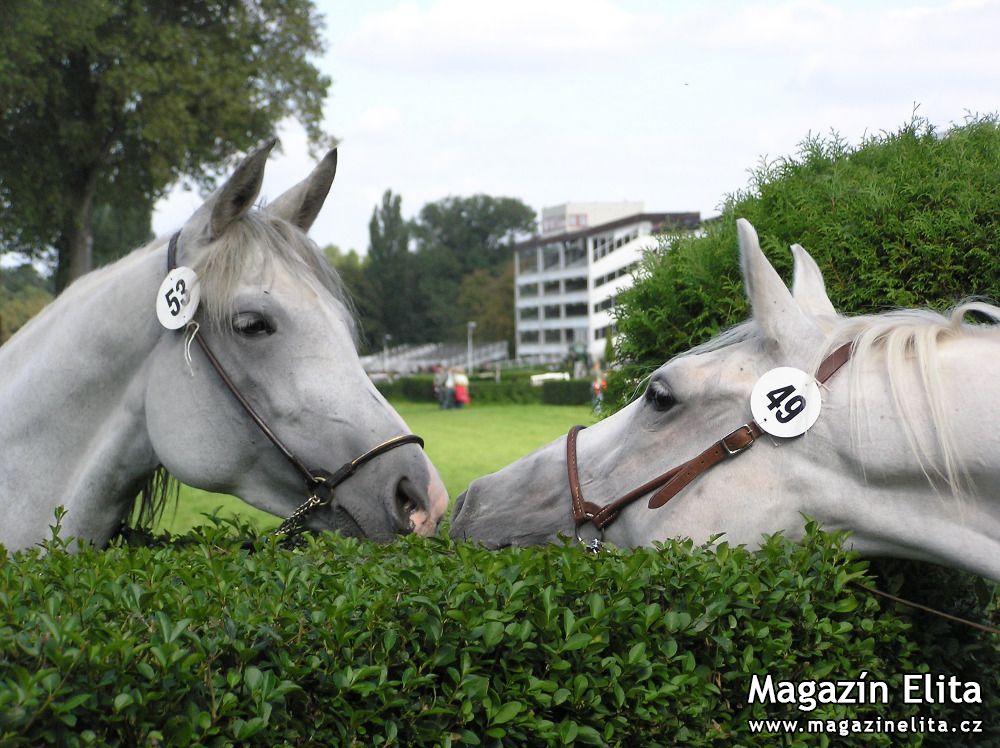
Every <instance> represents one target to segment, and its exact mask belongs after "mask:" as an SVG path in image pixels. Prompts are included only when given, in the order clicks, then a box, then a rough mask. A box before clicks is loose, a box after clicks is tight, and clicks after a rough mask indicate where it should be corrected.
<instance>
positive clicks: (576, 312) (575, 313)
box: [566, 304, 587, 317]
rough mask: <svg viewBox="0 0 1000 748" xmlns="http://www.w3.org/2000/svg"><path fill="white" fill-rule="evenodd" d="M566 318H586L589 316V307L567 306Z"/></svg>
mask: <svg viewBox="0 0 1000 748" xmlns="http://www.w3.org/2000/svg"><path fill="white" fill-rule="evenodd" d="M566 316H567V317H586V316H587V305H586V304H567V305H566Z"/></svg>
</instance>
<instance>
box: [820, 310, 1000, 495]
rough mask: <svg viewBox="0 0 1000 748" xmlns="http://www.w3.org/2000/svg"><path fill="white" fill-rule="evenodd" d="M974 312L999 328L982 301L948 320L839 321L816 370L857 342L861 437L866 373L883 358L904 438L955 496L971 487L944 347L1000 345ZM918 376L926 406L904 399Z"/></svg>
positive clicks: (910, 314) (853, 379)
mask: <svg viewBox="0 0 1000 748" xmlns="http://www.w3.org/2000/svg"><path fill="white" fill-rule="evenodd" d="M970 312H975V313H979V314H981V315H983V316H985V317H986V318H987V319H989V320H991V321H992V322H993V323H994V325H995V324H996V323H998V322H1000V307H996V306H993V305H991V304H987V303H984V302H980V301H967V302H964V303H961V304H959V305H957V306H955V307H953V308H952V309H951V310H950V311H949V312H948V313H947V314H939V313H937V312H934V311H931V310H921V309H903V310H897V311H891V312H885V313H883V314H876V315H862V316H857V317H841V318H838V320H837V322H836V324H835V328H834V330H833V333H832V336H831V338H830V340H829V343H828V345H827V347H826V348H825V349H824V350H822V351H820V353H819V355H818V356H817V357H816V360H815V363H814V370H815V369H818V368H819V364H820V362H821V361H822V360H823V358H824V357H825V356H826V355H827V354H829V353H830V352H831V351H833V350H834V349H836V348H837V347H838V346H840V345H842V344H843V343H845V342H848V341H850V342H853V348H852V354H851V361H852V364H853V365H852V366H851V368H850V377H849V397H850V401H851V403H852V409H851V422H852V430H853V432H854V433H855V434H860V428H861V413H860V407H859V404H860V402H861V399H862V397H863V396H864V393H863V391H862V383H861V374H860V372H861V369H862V368H863V365H864V364H865V363H866V362H868V361H869V360H871V359H872V358H873V357H874V356H876V355H878V354H880V353H881V354H882V356H883V357H884V359H885V370H886V374H887V375H888V379H889V391H890V395H891V397H892V400H893V403H894V405H895V407H896V411H897V412H898V413H899V415H900V422H901V424H902V426H903V433H904V434H905V436H906V440H907V443H908V445H909V447H910V450H911V452H912V453H913V455H914V456H915V457H916V459H917V460H918V461H919V463H920V466H921V469H922V470H923V472H924V475H925V476H927V479H928V481H929V482H930V483H931V485H935V484H936V481H943V482H944V483H945V485H946V486H947V487H948V488H949V489H950V490H951V492H952V493H953V494H956V495H960V494H961V493H963V491H964V490H965V489H966V488H968V487H969V485H970V480H971V479H970V478H969V474H968V471H967V469H966V468H965V466H964V465H962V464H961V462H960V460H959V459H958V458H957V456H956V455H957V452H958V450H957V448H956V444H955V438H954V428H953V423H952V420H953V419H952V416H951V413H952V412H953V409H951V408H949V407H948V403H947V402H946V400H947V398H946V397H945V392H944V383H943V382H942V380H941V372H940V367H939V363H938V347H939V344H940V343H941V342H942V341H946V340H949V339H953V338H958V337H968V336H984V335H988V336H991V337H992V338H993V339H997V340H1000V329H998V328H997V327H995V326H994V325H985V326H984V325H970V324H966V323H965V322H964V319H965V316H966V315H967V314H969V313H970ZM914 370H915V371H916V372H917V373H918V374H919V379H920V382H921V384H922V386H923V391H924V396H925V401H923V402H914V401H913V400H912V399H910V400H908V399H907V398H904V397H903V396H902V393H901V376H902V373H903V372H906V371H914ZM925 413H927V414H929V415H930V418H931V430H932V432H933V435H934V437H935V439H934V441H935V442H936V444H935V445H934V446H935V447H936V452H937V454H932V453H931V450H929V449H928V448H927V446H926V441H922V440H921V439H919V438H918V429H919V428H920V425H921V424H922V423H923V421H922V415H923V414H925Z"/></svg>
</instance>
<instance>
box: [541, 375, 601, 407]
mask: <svg viewBox="0 0 1000 748" xmlns="http://www.w3.org/2000/svg"><path fill="white" fill-rule="evenodd" d="M591 387H592V385H591V382H590V380H589V379H570V380H567V381H565V382H560V381H552V382H543V383H542V402H543V403H548V404H549V405H586V404H587V403H589V402H590V401H591V400H593V398H594V392H593V390H592V389H591Z"/></svg>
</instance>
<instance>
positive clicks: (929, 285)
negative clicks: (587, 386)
mask: <svg viewBox="0 0 1000 748" xmlns="http://www.w3.org/2000/svg"><path fill="white" fill-rule="evenodd" d="M740 217H743V218H746V219H748V220H749V221H750V222H751V223H753V225H754V226H755V228H756V229H757V233H758V234H759V236H760V240H761V247H762V248H763V249H764V251H765V252H766V253H767V255H768V258H769V259H770V260H771V262H772V263H773V264H774V266H775V267H776V268H777V269H778V271H779V272H781V273H783V274H784V276H785V278H786V279H788V280H790V279H791V272H790V271H791V253H790V252H789V251H788V247H789V245H790V244H793V243H799V244H801V245H802V246H804V247H805V248H806V249H807V250H808V251H809V252H810V254H812V256H813V257H814V258H815V259H816V261H817V262H818V263H819V266H820V268H821V269H822V270H823V272H824V276H825V279H826V283H827V290H828V292H829V294H830V298H831V300H832V301H833V303H834V305H835V306H836V307H837V309H839V310H841V311H843V312H845V313H848V314H858V313H867V312H877V311H882V310H884V309H885V308H888V307H893V306H904V307H909V306H922V305H931V306H935V307H939V308H940V307H944V306H950V305H952V304H954V303H955V302H956V301H958V300H960V299H962V298H963V297H965V296H971V295H981V296H985V297H988V298H991V299H993V300H994V301H998V300H1000V121H998V117H997V115H989V116H984V117H978V118H970V119H969V121H967V122H966V123H965V124H963V125H962V126H959V127H956V128H954V129H952V130H950V131H948V132H946V133H939V132H936V131H935V130H934V128H933V127H932V126H931V125H930V124H929V123H928V122H926V121H924V120H921V119H914V120H913V121H912V122H910V123H909V124H907V125H905V126H904V127H902V128H901V129H900V130H899V131H898V132H895V133H880V134H877V135H871V136H869V137H867V138H866V139H865V140H864V141H862V142H861V143H859V144H858V145H857V146H850V145H848V144H846V143H845V142H844V141H843V140H842V139H840V138H839V137H837V136H836V135H832V136H829V137H810V138H807V139H806V140H805V141H804V142H803V143H802V144H801V146H800V148H799V151H798V153H797V154H795V155H794V156H789V157H786V158H781V159H778V160H776V161H772V162H767V163H763V164H761V165H760V166H758V167H757V168H756V169H754V170H753V171H752V178H751V184H750V186H749V187H748V188H747V189H746V190H743V191H740V192H737V193H735V194H733V195H730V196H729V197H728V198H727V199H726V202H725V205H724V208H723V211H722V215H721V217H720V218H719V219H718V220H717V221H715V222H712V223H709V224H706V226H705V227H704V232H703V233H701V234H699V235H691V234H688V235H684V236H680V237H677V238H675V239H674V240H673V243H672V244H671V245H670V248H669V249H667V250H665V251H659V252H653V253H651V254H649V255H648V256H647V257H646V259H645V261H644V262H643V263H642V264H641V265H640V269H639V271H638V274H637V275H638V279H637V282H636V284H635V285H634V286H633V287H632V288H631V289H628V290H625V291H623V292H622V293H620V294H619V295H618V297H617V299H616V302H615V316H616V319H617V324H618V329H619V331H620V335H619V336H618V337H617V338H616V345H617V346H618V349H617V352H616V353H617V358H618V361H619V362H620V363H621V364H622V365H623V368H622V372H621V373H619V374H616V375H615V376H613V377H612V378H611V380H610V381H609V383H608V384H609V393H608V394H609V396H608V397H607V398H606V401H607V402H608V404H609V405H612V406H620V405H621V404H622V403H623V402H624V399H625V398H627V396H629V395H631V394H632V393H633V392H634V391H635V388H636V383H637V382H638V381H639V380H641V379H642V377H644V376H645V375H646V374H647V373H649V372H650V371H651V370H653V369H655V368H656V367H658V366H659V365H660V364H662V363H663V362H664V361H666V360H667V359H668V358H670V357H671V356H673V355H675V354H677V353H680V352H682V351H685V350H687V349H688V348H690V347H692V346H693V345H695V344H697V343H700V342H704V341H705V340H707V339H708V338H710V337H712V336H713V335H715V334H716V333H718V332H720V331H721V330H723V329H725V328H726V327H728V326H730V325H732V324H734V323H736V322H740V321H742V320H744V319H746V317H747V315H748V309H747V304H746V297H745V295H744V289H743V283H742V279H741V277H740V270H739V262H738V252H737V240H736V225H735V222H736V219H737V218H740Z"/></svg>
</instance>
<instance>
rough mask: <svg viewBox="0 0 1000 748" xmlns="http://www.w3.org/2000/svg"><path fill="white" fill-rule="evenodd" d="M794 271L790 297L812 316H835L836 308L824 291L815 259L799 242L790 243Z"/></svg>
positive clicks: (824, 286)
mask: <svg viewBox="0 0 1000 748" xmlns="http://www.w3.org/2000/svg"><path fill="white" fill-rule="evenodd" d="M792 258H793V259H794V261H795V271H794V273H793V275H792V297H793V298H794V299H795V300H796V301H797V302H798V303H799V306H800V307H802V309H803V310H804V311H805V312H807V313H808V314H811V315H813V316H814V317H819V316H824V317H827V316H829V317H836V316H837V310H836V309H834V308H833V303H832V302H831V301H830V297H829V296H828V295H827V293H826V283H825V282H824V281H823V273H822V272H820V269H819V265H817V264H816V260H814V259H813V258H812V256H811V255H810V254H809V253H808V252H806V250H805V249H804V248H803V247H802V245H801V244H793V245H792Z"/></svg>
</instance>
